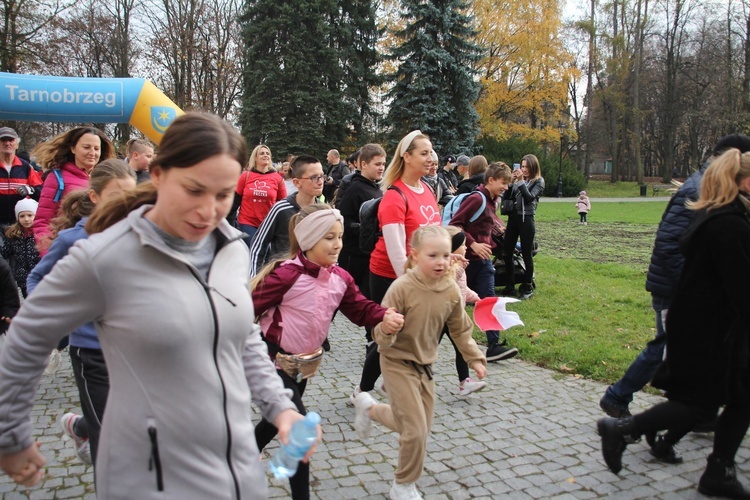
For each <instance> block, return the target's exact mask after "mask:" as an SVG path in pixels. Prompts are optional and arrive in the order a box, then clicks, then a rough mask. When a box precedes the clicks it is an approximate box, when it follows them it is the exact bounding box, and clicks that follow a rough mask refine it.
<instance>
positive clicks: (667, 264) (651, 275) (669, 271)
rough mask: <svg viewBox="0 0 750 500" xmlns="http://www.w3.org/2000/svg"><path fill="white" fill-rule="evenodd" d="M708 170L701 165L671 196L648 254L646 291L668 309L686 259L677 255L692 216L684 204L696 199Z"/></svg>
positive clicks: (705, 165) (680, 254)
mask: <svg viewBox="0 0 750 500" xmlns="http://www.w3.org/2000/svg"><path fill="white" fill-rule="evenodd" d="M707 166H708V164H704V165H703V166H702V167H701V169H700V170H698V171H697V172H695V173H694V174H693V175H691V176H690V177H688V179H687V180H686V181H685V184H683V185H682V186H681V187H680V189H678V190H677V192H676V193H675V194H674V196H672V199H671V200H669V204H668V205H667V208H666V209H665V210H664V215H662V217H661V222H660V223H659V229H657V231H656V239H655V240H654V251H653V252H652V253H651V263H650V264H649V266H648V274H647V275H646V290H648V291H649V292H651V294H652V295H656V296H659V297H661V298H662V299H663V300H665V301H666V305H667V306H669V303H670V302H671V300H672V297H673V296H674V291H675V287H676V286H677V281H678V280H679V279H680V273H682V266H683V264H684V262H685V257H684V256H683V255H682V253H681V252H680V238H681V237H682V235H683V234H684V233H685V230H686V229H687V227H688V226H689V225H690V221H691V220H692V219H693V214H694V212H693V211H692V210H690V209H688V208H687V207H686V206H685V203H686V202H687V201H690V200H692V201H695V200H697V199H698V195H699V194H700V186H701V179H703V172H705V169H706V167H707Z"/></svg>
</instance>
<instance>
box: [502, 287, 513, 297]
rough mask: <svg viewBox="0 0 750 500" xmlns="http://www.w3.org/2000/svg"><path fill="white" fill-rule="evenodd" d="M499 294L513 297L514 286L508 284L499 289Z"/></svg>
mask: <svg viewBox="0 0 750 500" xmlns="http://www.w3.org/2000/svg"><path fill="white" fill-rule="evenodd" d="M500 295H502V296H503V297H515V296H516V287H515V286H513V285H508V286H506V287H505V288H503V289H502V290H501V291H500Z"/></svg>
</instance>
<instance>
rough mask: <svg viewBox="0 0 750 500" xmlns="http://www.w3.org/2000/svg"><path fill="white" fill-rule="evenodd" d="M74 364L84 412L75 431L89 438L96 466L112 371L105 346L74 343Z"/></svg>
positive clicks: (72, 348) (71, 354) (72, 357)
mask: <svg viewBox="0 0 750 500" xmlns="http://www.w3.org/2000/svg"><path fill="white" fill-rule="evenodd" d="M70 364H71V366H72V368H73V376H74V377H75V379H76V385H77V386H78V395H79V397H80V399H81V412H82V413H83V418H79V419H78V420H77V421H76V427H75V429H74V432H75V433H76V435H77V436H80V437H84V438H88V439H89V446H90V447H91V460H92V461H93V463H94V466H96V454H97V450H98V449H99V434H100V433H101V429H102V419H103V418H104V407H105V406H106V404H107V396H108V395H109V371H108V370H107V364H106V363H105V362H104V355H103V354H102V351H101V349H85V348H83V347H75V346H70Z"/></svg>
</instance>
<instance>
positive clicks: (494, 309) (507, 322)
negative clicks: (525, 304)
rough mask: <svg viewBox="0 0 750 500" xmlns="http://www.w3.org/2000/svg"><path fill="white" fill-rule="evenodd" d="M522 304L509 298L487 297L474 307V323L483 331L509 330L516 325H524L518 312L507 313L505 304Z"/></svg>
mask: <svg viewBox="0 0 750 500" xmlns="http://www.w3.org/2000/svg"><path fill="white" fill-rule="evenodd" d="M511 302H520V301H519V300H518V299H511V298H509V297H485V298H483V299H482V300H480V301H479V302H477V303H476V305H475V306H474V323H476V324H477V326H478V327H479V328H480V329H481V330H482V331H487V330H507V329H508V328H510V327H512V326H516V325H523V321H521V318H520V317H519V316H518V313H517V312H514V311H506V310H505V304H509V303H511Z"/></svg>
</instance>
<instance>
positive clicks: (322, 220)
mask: <svg viewBox="0 0 750 500" xmlns="http://www.w3.org/2000/svg"><path fill="white" fill-rule="evenodd" d="M336 221H339V222H340V223H341V228H342V229H343V228H344V217H342V216H341V212H339V211H338V210H336V209H335V208H330V209H327V210H318V211H317V212H313V213H311V214H310V215H308V216H307V217H305V218H304V219H302V220H301V221H299V222H298V223H297V225H296V226H294V237H295V238H297V242H298V243H299V248H300V250H302V251H303V252H307V251H308V250H310V249H311V248H312V247H314V246H315V244H316V243H317V242H319V241H320V240H321V239H323V236H325V235H326V234H327V233H328V231H330V230H331V226H333V223H334V222H336Z"/></svg>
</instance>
